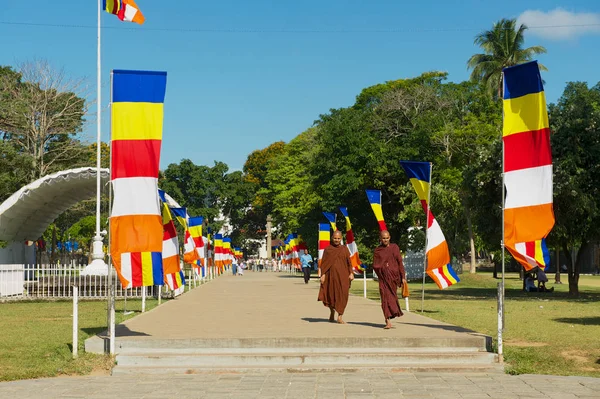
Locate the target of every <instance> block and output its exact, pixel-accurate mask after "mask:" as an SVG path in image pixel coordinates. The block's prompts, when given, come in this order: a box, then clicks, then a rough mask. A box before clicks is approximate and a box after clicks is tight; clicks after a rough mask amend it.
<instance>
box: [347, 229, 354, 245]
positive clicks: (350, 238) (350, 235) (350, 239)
mask: <svg viewBox="0 0 600 399" xmlns="http://www.w3.org/2000/svg"><path fill="white" fill-rule="evenodd" d="M353 242H354V233H353V232H352V230H348V231H347V232H346V244H351V243H353Z"/></svg>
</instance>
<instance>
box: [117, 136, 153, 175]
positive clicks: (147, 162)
mask: <svg viewBox="0 0 600 399" xmlns="http://www.w3.org/2000/svg"><path fill="white" fill-rule="evenodd" d="M160 144H161V140H113V142H112V176H111V178H112V179H113V180H114V179H119V178H123V177H158V169H159V161H160Z"/></svg>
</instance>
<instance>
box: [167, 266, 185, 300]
mask: <svg viewBox="0 0 600 399" xmlns="http://www.w3.org/2000/svg"><path fill="white" fill-rule="evenodd" d="M165 279H166V281H167V285H168V286H169V289H170V290H171V291H173V295H174V296H178V295H181V294H183V292H184V291H185V277H184V275H183V270H180V271H178V272H177V273H172V274H167V275H166V277H165Z"/></svg>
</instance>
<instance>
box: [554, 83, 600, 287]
mask: <svg viewBox="0 0 600 399" xmlns="http://www.w3.org/2000/svg"><path fill="white" fill-rule="evenodd" d="M549 111H550V112H549V116H550V128H551V130H552V132H553V134H552V136H551V140H552V156H553V164H554V213H555V215H556V225H555V226H554V229H553V230H552V232H551V234H550V236H549V238H550V239H551V240H552V241H554V242H556V243H558V245H559V247H560V248H561V250H562V251H563V255H565V256H566V258H567V268H568V273H569V294H570V295H573V296H578V295H579V273H580V270H581V264H582V263H583V261H584V259H583V255H584V253H585V250H586V249H587V248H588V247H589V246H590V243H591V242H593V241H594V240H597V239H599V238H600V186H599V185H598V182H599V181H600V83H598V84H596V86H594V87H592V88H588V85H587V84H586V83H583V82H570V83H568V84H567V86H566V88H565V90H564V92H563V95H562V96H561V98H560V99H559V100H558V102H557V103H556V104H551V105H550V107H549ZM572 250H574V251H575V252H576V253H577V255H576V258H575V259H572V257H571V251H572Z"/></svg>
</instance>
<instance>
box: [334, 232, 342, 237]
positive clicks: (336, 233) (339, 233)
mask: <svg viewBox="0 0 600 399" xmlns="http://www.w3.org/2000/svg"><path fill="white" fill-rule="evenodd" d="M336 235H338V236H340V238H341V237H342V232H341V231H339V230H336V231H334V232H333V236H334V237H335V236H336Z"/></svg>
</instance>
